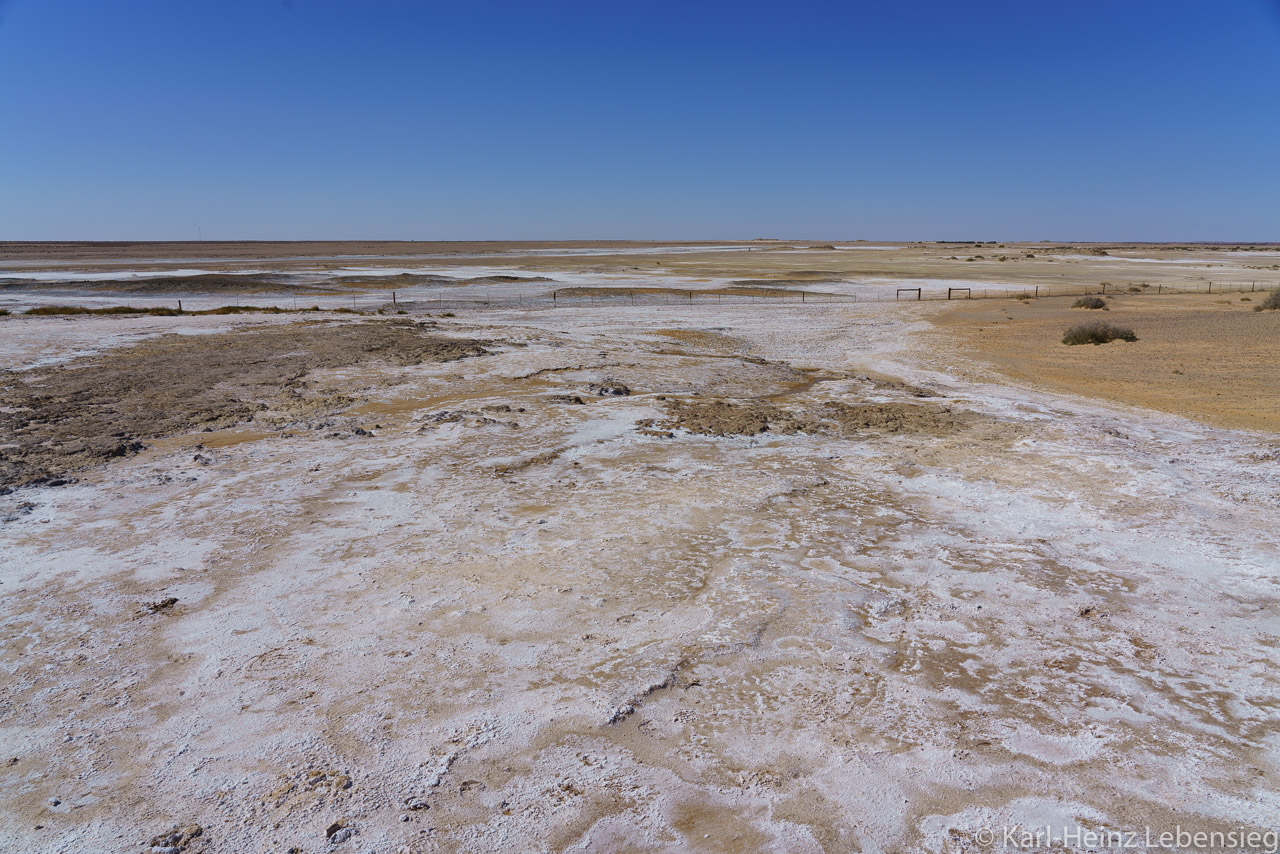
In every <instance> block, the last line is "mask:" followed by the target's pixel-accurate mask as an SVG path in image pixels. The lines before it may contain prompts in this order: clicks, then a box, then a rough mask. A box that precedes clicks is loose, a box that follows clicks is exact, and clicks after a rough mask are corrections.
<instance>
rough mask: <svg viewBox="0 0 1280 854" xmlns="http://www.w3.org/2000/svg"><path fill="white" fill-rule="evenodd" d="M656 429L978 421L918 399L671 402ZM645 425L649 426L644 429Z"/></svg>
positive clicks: (934, 431)
mask: <svg viewBox="0 0 1280 854" xmlns="http://www.w3.org/2000/svg"><path fill="white" fill-rule="evenodd" d="M667 412H668V415H669V416H670V417H669V419H668V420H667V421H666V422H664V423H663V424H660V425H658V427H659V428H665V429H668V430H670V429H675V428H679V429H683V430H687V431H689V432H690V433H698V434H701V435H705V436H757V435H759V434H761V433H765V432H769V433H778V434H782V435H788V434H792V433H811V434H836V435H849V434H853V433H862V432H877V433H890V434H891V433H915V434H924V435H934V436H942V435H949V434H951V433H955V432H957V431H958V430H961V429H964V428H965V427H968V426H969V425H971V424H972V423H974V422H975V421H977V420H979V419H981V418H982V417H983V416H979V415H978V414H977V413H973V412H968V411H963V410H959V411H953V410H952V409H951V408H950V407H947V406H941V405H937V404H920V403H858V404H851V403H844V402H841V401H829V402H827V403H824V404H821V405H820V406H817V407H814V408H809V409H796V410H791V409H784V408H782V407H780V406H777V405H776V404H772V403H761V402H758V401H742V402H730V401H724V400H712V401H703V400H675V401H668V402H667ZM650 429H651V428H650Z"/></svg>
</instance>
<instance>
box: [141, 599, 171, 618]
mask: <svg viewBox="0 0 1280 854" xmlns="http://www.w3.org/2000/svg"><path fill="white" fill-rule="evenodd" d="M177 604H178V597H177V596H166V597H165V598H164V599H161V600H160V601H158V602H143V603H142V610H144V611H146V612H148V613H150V614H159V613H160V612H161V611H168V610H169V609H170V608H172V607H173V606H174V605H177Z"/></svg>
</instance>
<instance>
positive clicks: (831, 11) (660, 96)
mask: <svg viewBox="0 0 1280 854" xmlns="http://www.w3.org/2000/svg"><path fill="white" fill-rule="evenodd" d="M0 15H2V16H3V22H2V23H0V239H10V240H12V239H178V240H185V239H191V238H195V237H196V236H197V235H202V236H203V237H204V238H205V239H217V238H259V239H275V238H280V239H296V238H313V239H327V238H348V237H349V238H397V239H426V240H436V239H484V238H495V239H498V238H501V239H519V238H528V239H557V238H637V239H641V238H654V239H676V238H688V239H699V238H706V239H723V238H752V237H762V236H769V237H771V236H783V237H802V236H803V237H809V238H827V239H852V238H868V239H916V238H920V239H1005V240H1019V239H1026V240H1041V239H1054V240H1068V239H1075V240H1112V239H1115V240H1120V239H1124V240H1130V239H1149V240H1249V241H1261V240H1271V241H1275V240H1280V5H1278V4H1277V0H1216V2H1215V0H1198V2H1188V0H1070V1H1069V2H1067V0H1060V2H1056V3H1054V2H1042V0H1017V1H1016V2H1014V0H1007V2H983V1H982V0H977V2H954V0H948V2H942V0H937V2H912V0H882V2H852V0H850V2H843V3H841V2H802V1H800V2H798V1H797V0H792V2H770V3H765V2H750V0H742V2H698V0H683V2H665V0H648V2H635V3H628V2H610V0H593V2H580V3H579V2H573V3H570V2H556V0H541V2H533V0H529V2H521V3H515V2H486V0H450V2H414V1H413V0H347V2H339V0H291V2H285V0H0Z"/></svg>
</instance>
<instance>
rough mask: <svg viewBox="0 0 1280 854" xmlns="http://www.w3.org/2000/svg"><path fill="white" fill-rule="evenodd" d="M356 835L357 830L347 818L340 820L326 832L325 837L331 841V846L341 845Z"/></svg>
mask: <svg viewBox="0 0 1280 854" xmlns="http://www.w3.org/2000/svg"><path fill="white" fill-rule="evenodd" d="M355 835H356V829H355V828H354V827H352V826H351V823H350V822H349V821H348V820H347V819H345V818H340V819H338V820H337V821H335V822H334V823H333V824H331V825H329V826H328V827H326V828H325V831H324V837H325V839H327V840H329V844H330V845H341V844H342V843H344V842H346V841H347V840H348V839H350V838H351V837H353V836H355Z"/></svg>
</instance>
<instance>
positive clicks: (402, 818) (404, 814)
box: [400, 813, 413, 821]
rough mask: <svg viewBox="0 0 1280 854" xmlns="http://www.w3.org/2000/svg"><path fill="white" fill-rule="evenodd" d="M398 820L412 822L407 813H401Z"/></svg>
mask: <svg viewBox="0 0 1280 854" xmlns="http://www.w3.org/2000/svg"><path fill="white" fill-rule="evenodd" d="M400 820H401V821H413V819H412V818H410V817H409V814H408V813H403V814H402V815H401V816H400Z"/></svg>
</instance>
